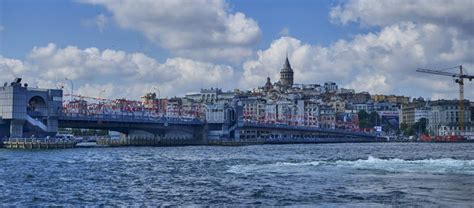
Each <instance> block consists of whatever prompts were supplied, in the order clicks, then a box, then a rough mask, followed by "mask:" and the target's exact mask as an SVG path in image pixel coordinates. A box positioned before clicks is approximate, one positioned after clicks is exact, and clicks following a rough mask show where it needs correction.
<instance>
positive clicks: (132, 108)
mask: <svg viewBox="0 0 474 208" xmlns="http://www.w3.org/2000/svg"><path fill="white" fill-rule="evenodd" d="M69 96H70V97H71V99H69V100H64V98H65V97H69ZM148 104H150V103H148ZM148 104H147V103H146V102H145V101H130V100H126V99H117V100H107V99H97V98H89V97H85V96H78V95H63V91H62V90H60V89H38V88H30V87H28V86H27V85H26V84H21V79H17V80H15V81H14V82H11V83H10V84H8V83H5V84H4V86H3V87H0V138H31V137H36V138H42V137H47V136H55V135H56V134H57V132H58V130H59V128H80V129H103V130H110V131H116V132H120V133H121V135H122V136H123V137H125V138H127V139H134V138H137V139H146V140H160V141H161V140H163V141H171V140H177V141H186V142H182V143H187V144H205V142H206V141H212V140H214V141H215V140H232V141H237V142H238V141H252V140H265V141H268V143H272V141H274V142H275V143H278V142H318V141H319V142H320V141H333V142H337V141H342V142H344V141H366V140H371V141H373V140H375V139H378V137H377V136H376V135H373V134H370V133H363V132H353V131H348V130H342V129H324V128H318V127H314V126H301V125H291V124H270V123H262V122H258V121H248V120H246V119H243V118H244V116H243V115H244V112H243V106H242V103H241V102H239V100H238V99H234V100H233V101H232V102H230V103H225V104H217V103H216V104H199V105H198V106H188V107H189V108H188V110H187V111H183V110H182V109H165V111H163V110H162V109H161V110H160V109H157V107H156V106H155V105H154V103H151V104H152V105H148ZM173 105H174V104H173V103H171V104H170V103H168V104H167V106H166V107H167V108H169V107H170V106H173ZM202 106H205V107H204V109H203V108H202ZM189 109H191V110H189Z"/></svg>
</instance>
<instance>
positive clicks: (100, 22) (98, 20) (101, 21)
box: [95, 14, 109, 32]
mask: <svg viewBox="0 0 474 208" xmlns="http://www.w3.org/2000/svg"><path fill="white" fill-rule="evenodd" d="M108 22H109V20H108V18H107V16H105V15H104V14H99V15H97V17H95V24H96V25H97V28H98V29H99V31H100V32H103V31H104V29H105V26H106V25H107V23H108Z"/></svg>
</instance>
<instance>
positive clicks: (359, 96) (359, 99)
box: [348, 92, 372, 103]
mask: <svg viewBox="0 0 474 208" xmlns="http://www.w3.org/2000/svg"><path fill="white" fill-rule="evenodd" d="M371 100H372V99H371V97H370V93H368V92H359V93H356V94H354V95H353V96H352V99H351V100H348V101H349V102H352V103H367V102H369V101H371Z"/></svg>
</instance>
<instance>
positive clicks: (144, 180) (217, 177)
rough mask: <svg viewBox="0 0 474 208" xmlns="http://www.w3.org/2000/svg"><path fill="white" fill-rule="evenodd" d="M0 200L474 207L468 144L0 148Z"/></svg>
mask: <svg viewBox="0 0 474 208" xmlns="http://www.w3.org/2000/svg"><path fill="white" fill-rule="evenodd" d="M0 190H1V192H0V205H2V206H10V205H17V206H36V205H39V206H54V205H66V206H68V205H131V206H141V205H145V206H146V205H209V204H211V205H251V206H252V205H294V206H300V205H307V206H314V205H319V206H348V205H356V206H364V207H365V206H379V205H400V206H406V205H424V206H440V205H441V206H473V205H474V199H473V198H472V196H474V143H469V144H467V143H464V144H432V143H424V144H423V143H410V144H409V143H377V144H312V145H261V146H244V147H211V146H195V147H161V148H160V147H155V148H153V147H127V148H85V149H65V150H49V151H44V150H43V151H12V150H6V149H0Z"/></svg>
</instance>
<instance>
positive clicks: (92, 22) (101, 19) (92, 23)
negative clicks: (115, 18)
mask: <svg viewBox="0 0 474 208" xmlns="http://www.w3.org/2000/svg"><path fill="white" fill-rule="evenodd" d="M81 24H82V25H83V26H86V27H96V28H97V29H98V30H99V32H104V30H105V28H106V27H107V25H108V24H109V17H107V16H106V15H105V14H99V15H97V16H95V17H94V18H90V19H83V20H82V21H81Z"/></svg>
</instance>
